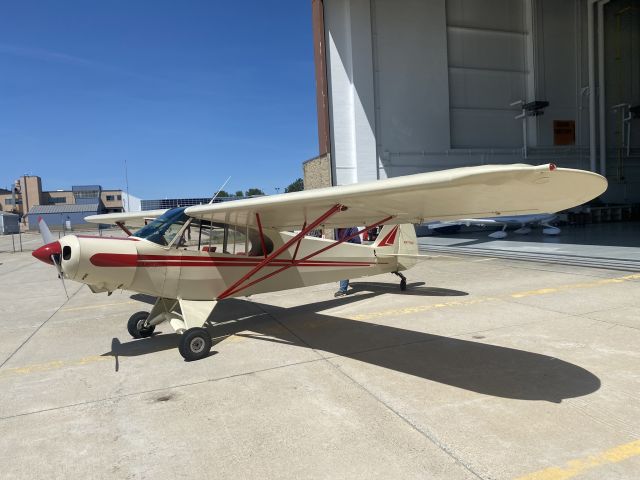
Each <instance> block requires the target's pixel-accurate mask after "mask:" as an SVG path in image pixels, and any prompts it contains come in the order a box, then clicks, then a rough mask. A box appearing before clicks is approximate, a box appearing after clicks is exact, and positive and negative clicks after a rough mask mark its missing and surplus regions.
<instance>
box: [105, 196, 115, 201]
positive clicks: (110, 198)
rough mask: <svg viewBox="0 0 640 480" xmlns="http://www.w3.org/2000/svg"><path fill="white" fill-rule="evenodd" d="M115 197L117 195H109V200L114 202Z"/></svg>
mask: <svg viewBox="0 0 640 480" xmlns="http://www.w3.org/2000/svg"><path fill="white" fill-rule="evenodd" d="M115 199H116V198H115V195H107V202H113V201H114V200H115Z"/></svg>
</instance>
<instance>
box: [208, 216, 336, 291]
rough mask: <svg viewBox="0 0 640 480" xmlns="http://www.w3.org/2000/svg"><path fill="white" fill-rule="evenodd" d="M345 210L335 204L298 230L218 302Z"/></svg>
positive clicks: (240, 287)
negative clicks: (323, 223) (300, 240)
mask: <svg viewBox="0 0 640 480" xmlns="http://www.w3.org/2000/svg"><path fill="white" fill-rule="evenodd" d="M346 209H347V207H345V206H344V205H340V204H336V205H334V206H333V207H331V208H330V209H329V210H327V211H326V212H325V213H323V214H322V215H321V216H320V217H318V218H317V219H316V220H314V221H313V222H312V223H310V224H309V225H307V226H306V227H305V228H303V229H302V230H300V233H298V234H297V235H295V236H294V237H293V238H291V240H289V241H288V242H286V243H285V244H284V245H282V246H281V247H280V248H278V249H277V250H274V251H273V252H271V253H270V254H269V255H267V256H266V257H265V258H264V260H262V261H261V262H260V263H259V264H258V265H256V266H255V267H254V268H252V269H251V270H250V271H249V272H248V273H247V274H246V275H244V276H243V277H242V278H241V279H240V280H238V281H237V282H235V283H234V284H233V285H231V286H230V287H229V288H227V289H226V290H225V291H224V292H222V293H221V294H220V295H218V300H222V299H223V298H227V297H228V296H229V295H231V294H232V293H235V292H236V291H239V290H243V289H245V288H247V286H242V284H243V283H244V282H246V281H247V280H249V279H250V278H251V277H253V276H254V275H255V274H256V272H258V271H259V270H262V269H263V268H264V267H265V266H266V265H268V264H270V263H271V262H272V261H273V260H275V259H276V258H277V257H278V255H280V254H281V253H282V252H284V251H285V250H286V249H287V248H289V247H290V246H291V245H293V244H294V243H296V242H297V241H298V240H299V239H301V238H303V237H304V236H305V235H306V234H307V233H309V232H310V231H311V230H313V229H314V228H316V227H317V226H318V225H320V224H321V223H322V222H324V221H326V220H327V219H328V218H329V217H331V216H333V215H334V214H336V213H338V212H342V211H343V210H346Z"/></svg>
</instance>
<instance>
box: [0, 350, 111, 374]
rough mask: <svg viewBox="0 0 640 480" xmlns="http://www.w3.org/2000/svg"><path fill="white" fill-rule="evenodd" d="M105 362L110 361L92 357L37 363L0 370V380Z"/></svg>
mask: <svg viewBox="0 0 640 480" xmlns="http://www.w3.org/2000/svg"><path fill="white" fill-rule="evenodd" d="M106 360H111V358H110V357H108V356H107V357H103V356H101V355H92V356H89V357H84V358H81V359H79V360H68V361H63V360H54V361H51V362H46V363H39V364H34V365H26V366H24V367H16V368H6V369H2V370H0V378H2V377H8V376H12V375H23V374H27V373H36V372H47V371H50V370H57V369H59V368H63V367H77V366H82V365H88V364H90V363H96V362H104V361H106Z"/></svg>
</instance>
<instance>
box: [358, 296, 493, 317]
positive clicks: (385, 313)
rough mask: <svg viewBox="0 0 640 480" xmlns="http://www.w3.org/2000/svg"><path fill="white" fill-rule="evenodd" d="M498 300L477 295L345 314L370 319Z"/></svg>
mask: <svg viewBox="0 0 640 480" xmlns="http://www.w3.org/2000/svg"><path fill="white" fill-rule="evenodd" d="M495 300H498V298H497V297H479V298H474V299H470V300H453V301H451V302H442V303H434V304H431V305H417V306H415V307H405V308H398V309H395V310H384V311H381V312H370V313H361V314H358V315H350V316H347V317H346V318H348V319H349V320H372V319H375V318H380V317H387V316H392V315H393V316H396V315H409V314H412V313H422V312H427V311H429V310H436V309H439V308H448V307H460V306H466V305H476V304H478V303H486V302H492V301H495Z"/></svg>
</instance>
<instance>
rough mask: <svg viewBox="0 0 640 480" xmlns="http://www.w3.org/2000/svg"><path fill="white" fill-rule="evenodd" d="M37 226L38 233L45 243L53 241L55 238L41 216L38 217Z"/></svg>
mask: <svg viewBox="0 0 640 480" xmlns="http://www.w3.org/2000/svg"><path fill="white" fill-rule="evenodd" d="M38 228H39V229H40V235H42V240H43V241H44V244H45V245H47V244H49V243H51V242H55V238H53V235H52V234H51V230H49V227H48V226H47V222H45V221H44V218H42V217H38Z"/></svg>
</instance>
